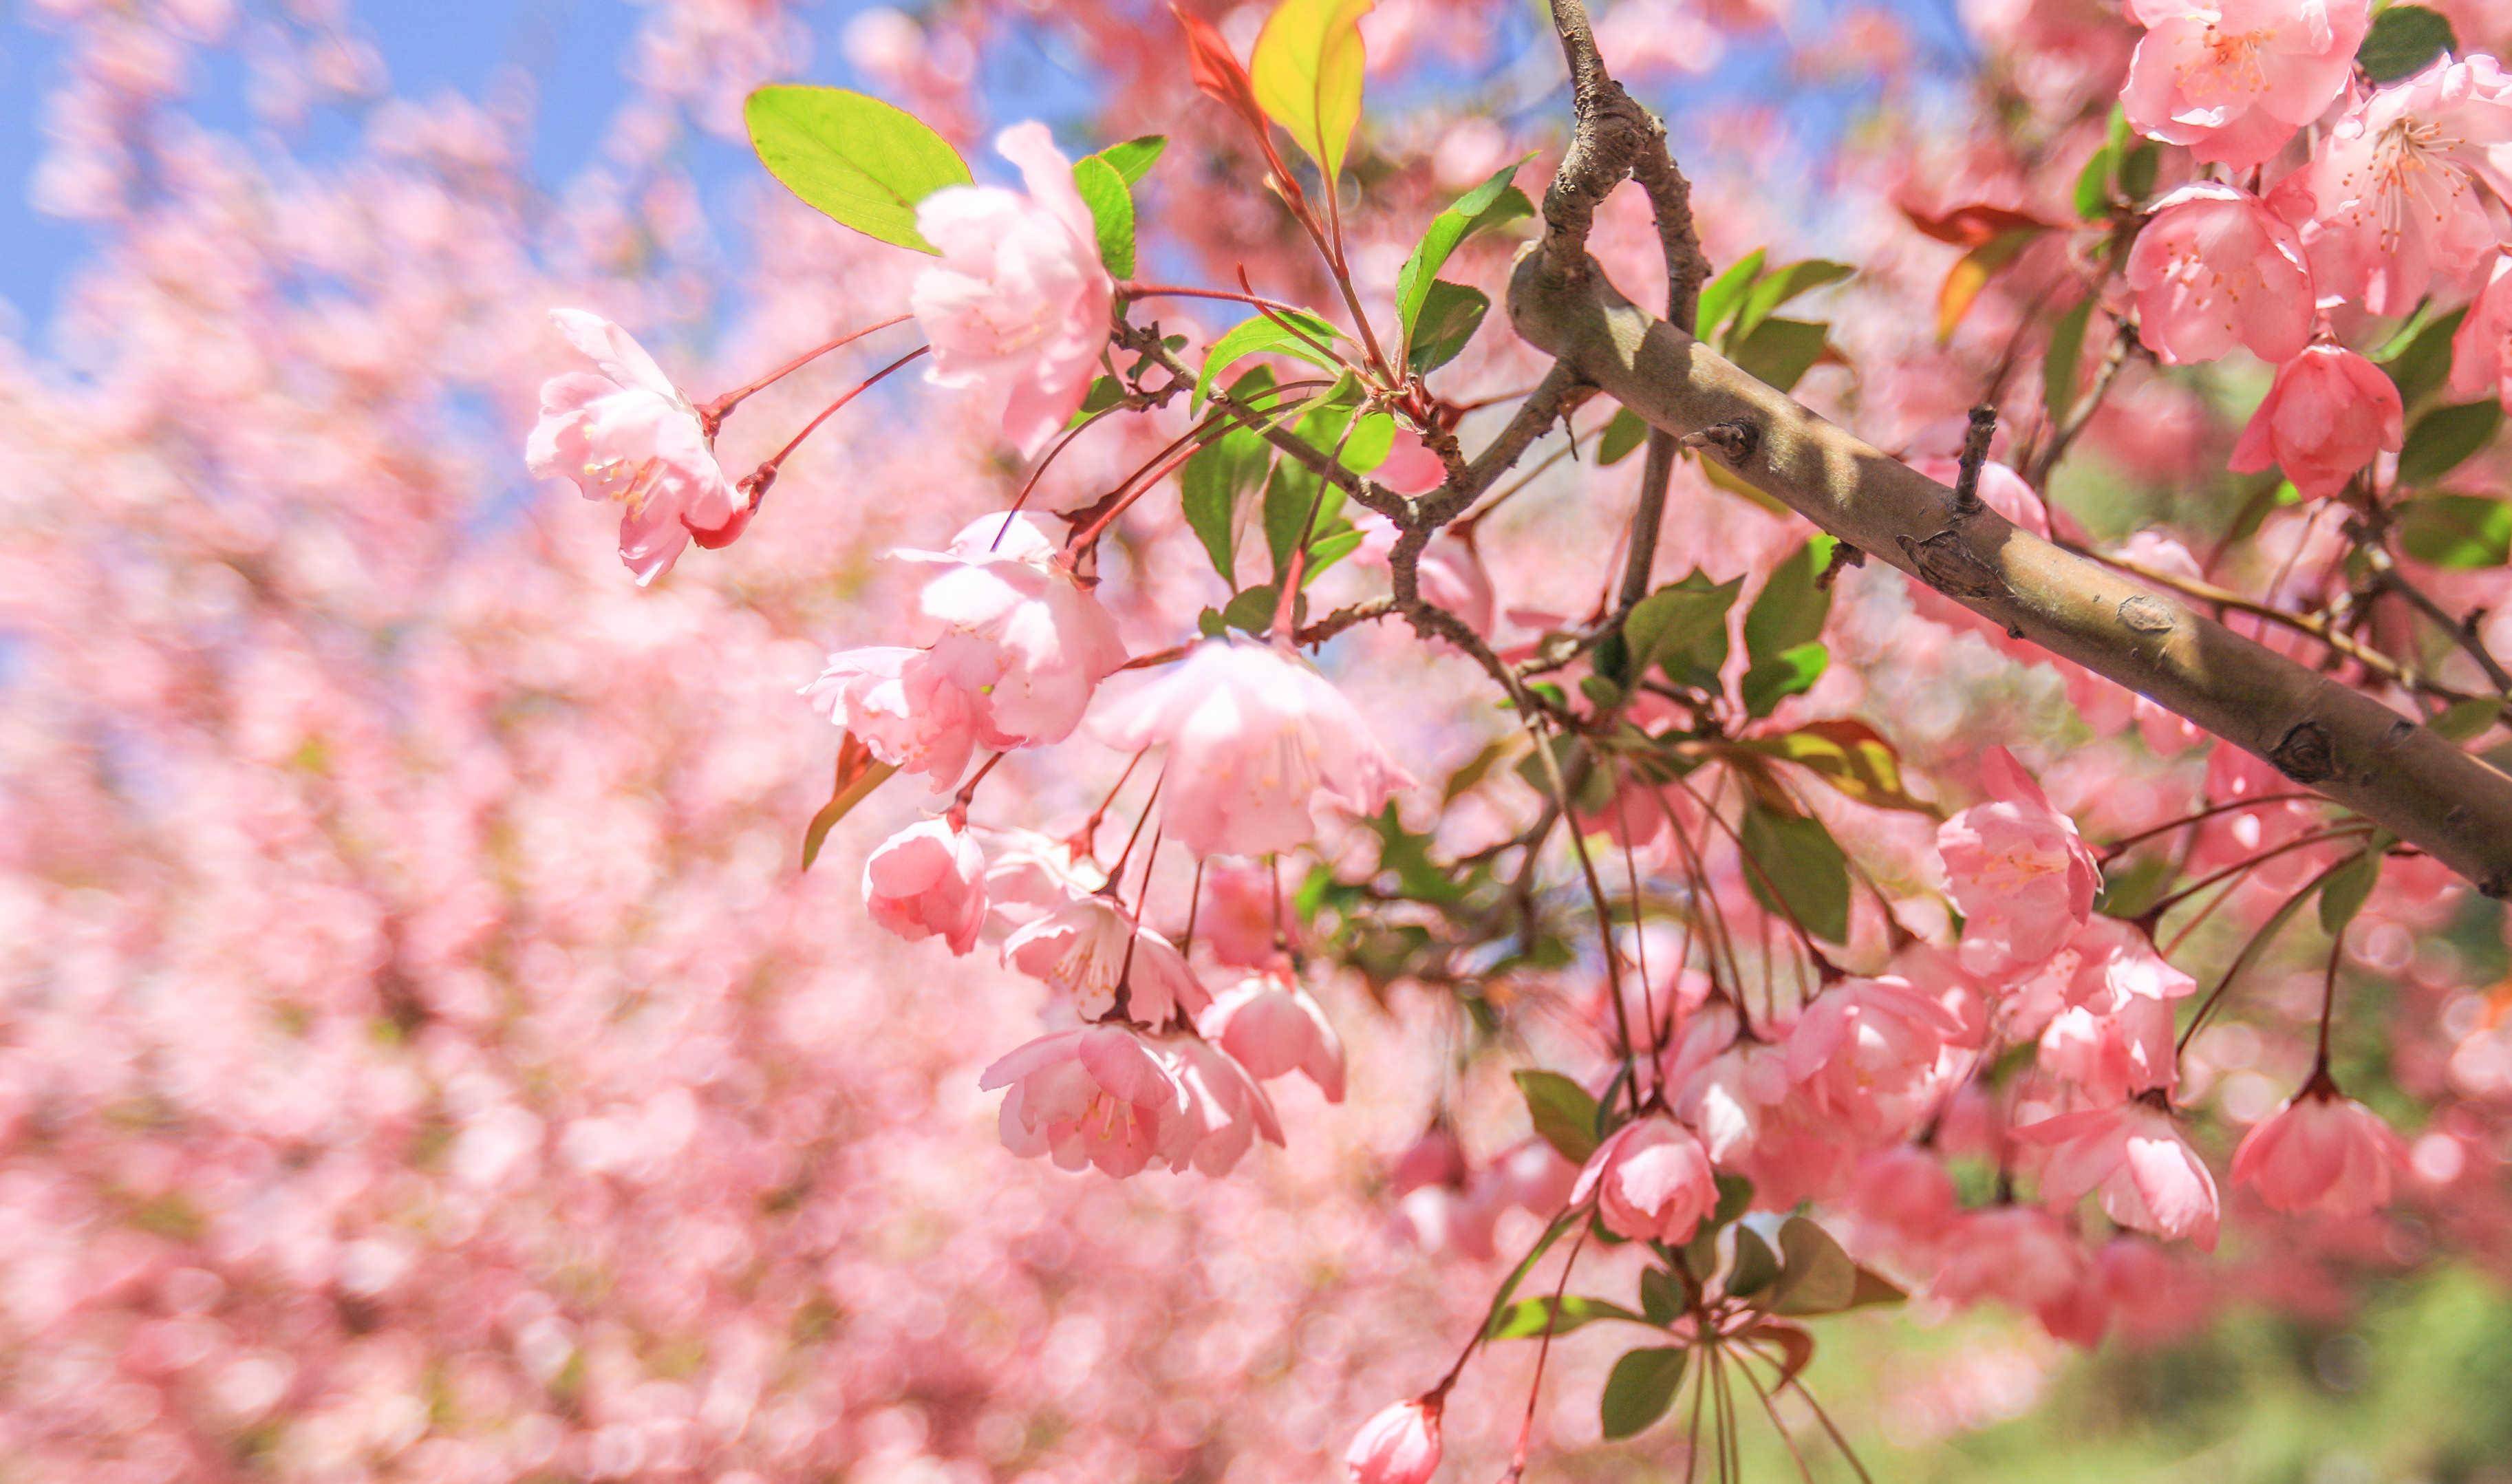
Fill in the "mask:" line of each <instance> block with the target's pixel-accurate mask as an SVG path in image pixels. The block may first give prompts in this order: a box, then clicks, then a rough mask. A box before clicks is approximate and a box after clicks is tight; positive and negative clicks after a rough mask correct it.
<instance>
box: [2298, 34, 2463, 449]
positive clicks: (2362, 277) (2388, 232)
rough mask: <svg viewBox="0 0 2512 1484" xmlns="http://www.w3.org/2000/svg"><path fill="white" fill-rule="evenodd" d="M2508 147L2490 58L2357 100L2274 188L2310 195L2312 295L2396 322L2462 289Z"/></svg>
mask: <svg viewBox="0 0 2512 1484" xmlns="http://www.w3.org/2000/svg"><path fill="white" fill-rule="evenodd" d="M2348 51H2349V52H2350V54H2351V52H2352V51H2353V47H2352V46H2351V45H2350V46H2349V48H2348ZM2507 143H2512V77H2506V76H2505V75H2504V73H2503V71H2502V69H2501V68H2500V67H2499V66H2498V65H2497V64H2496V62H2495V60H2494V59H2493V58H2492V57H2482V56H2481V57H2471V58H2468V59H2465V60H2462V61H2453V60H2452V59H2450V58H2449V57H2447V56H2446V57H2444V58H2442V59H2439V60H2437V61H2436V62H2435V63H2434V64H2433V65H2432V66H2429V67H2427V68H2425V70H2423V71H2422V72H2419V73H2417V74H2416V75H2415V76H2414V77H2411V78H2409V79H2407V80H2406V81H2405V82H2401V83H2397V84H2394V85H2392V86H2390V87H2387V88H2382V89H2379V90H2378V91H2376V92H2374V93H2372V94H2371V95H2369V96H2367V97H2365V98H2360V99H2359V100H2358V101H2356V103H2355V104H2354V105H2353V106H2352V107H2350V108H2348V109H2347V110H2346V113H2345V115H2344V116H2343V117H2341V118H2339V119H2338V120H2337V122H2336V123H2335V125H2333V126H2331V128H2330V130H2329V133H2328V135H2327V136H2326V137H2324V138H2322V140H2321V141H2320V146H2319V148H2317V149H2316V150H2314V151H2313V153H2312V157H2311V162H2310V163H2309V164H2308V165H2306V166H2304V167H2303V169H2302V170H2301V171H2299V172H2297V173H2296V175H2295V176H2292V177H2290V179H2289V181H2288V182H2287V183H2286V184H2284V185H2280V186H2279V187H2278V189H2279V190H2280V191H2283V190H2287V189H2290V188H2291V189H2295V190H2298V191H2301V192H2303V193H2306V194H2307V195H2308V196H2309V198H2310V202H2311V212H2310V217H2311V219H2310V220H2309V221H2308V222H2307V223H2306V224H2305V225H2304V227H2303V230H2302V245H2303V252H2304V253H2305V254H2307V255H2308V256H2309V257H2310V259H2311V270H2312V277H2313V279H2314V281H2315V282H2316V283H2317V284H2318V286H2319V289H2320V292H2321V293H2323V294H2333V293H2334V294H2340V295H2343V296H2345V297H2347V298H2353V299H2360V300H2362V301H2363V304H2364V307H2365V308H2367V309H2369V310H2371V311H2373V312H2374V313H2375V314H2388V315H2403V314H2406V313H2408V312H2409V311H2410V310H2413V309H2414V307H2415V304H2416V300H2418V299H2419V298H2422V297H2423V296H2424V295H2425V294H2426V293H2428V292H2435V291H2439V292H2445V293H2449V292H2453V291H2457V290H2460V289H2464V288H2467V287H2468V286H2469V285H2470V284H2471V282H2472V280H2473V279H2474V278H2475V277H2476V275H2477V273H2478V271H2479V270H2480V269H2481V268H2482V267H2484V266H2485V264H2486V262H2487V260H2488V258H2489V257H2490V255H2491V254H2492V253H2493V251H2494V247H2495V244H2496V243H2497V242H2498V241H2499V240H2500V237H2501V231H2500V229H2499V228H2498V227H2497V226H2496V225H2495V221H2496V220H2497V219H2498V218H2499V217H2500V216H2501V215H2502V213H2503V209H2504V207H2503V204H2504V202H2505V201H2506V200H2507V199H2512V175H2507V173H2506V167H2507V166H2512V155H2507V154H2506V152H2505V146H2506V145H2507ZM2289 215H2292V214H2289ZM2297 219H2298V218H2297ZM2288 472H2289V473H2291V472H2292V471H2288Z"/></svg>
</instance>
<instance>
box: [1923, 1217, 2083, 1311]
mask: <svg viewBox="0 0 2512 1484" xmlns="http://www.w3.org/2000/svg"><path fill="white" fill-rule="evenodd" d="M1940 1250H1941V1252H1942V1254H1943V1257H1942V1265H1941V1266H1940V1267H1939V1269H1938V1271H1937V1275H1936V1277H1935V1279H1934V1280H1933V1281H1931V1282H1930V1283H1929V1285H1928V1291H1929V1292H1930V1293H1931V1294H1933V1295H1935V1296H1936V1297H1937V1298H1939V1299H1942V1300H1943V1301H1944V1302H1945V1303H1948V1304H1954V1305H1972V1304H1977V1303H1980V1302H1982V1300H1996V1301H1998V1302H2000V1303H2004V1304H2010V1305H2013V1306H2014V1307H2015V1308H2022V1309H2030V1310H2033V1311H2035V1312H2039V1311H2041V1310H2043V1309H2046V1308H2051V1307H2053V1306H2056V1305H2059V1304H2061V1303H2063V1302H2065V1301H2066V1299H2067V1298H2068V1297H2069V1295H2070V1294H2071V1293H2073V1291H2074V1290H2075V1288H2076V1285H2077V1284H2078V1283H2079V1282H2081V1281H2082V1280H2083V1278H2084V1276H2085V1271H2086V1262H2085V1253H2084V1249H2083V1248H2082V1247H2080V1246H2078V1245H2077V1243H2076V1239H2075V1237H2074V1236H2072V1235H2071V1234H2069V1232H2068V1231H2067V1230H2066V1229H2065V1228H2064V1227H2062V1226H2061V1225H2060V1223H2059V1220H2058V1218H2056V1217H2054V1216H2052V1215H2051V1214H2050V1213H2049V1212H2047V1211H2044V1210H2041V1209H2039V1208H2038V1207H2034V1206H1991V1207H1989V1208H1987V1209H1986V1210H1982V1211H1971V1212H1967V1213H1965V1214H1964V1215H1962V1216H1961V1217H1959V1218H1957V1219H1956V1220H1955V1222H1954V1224H1953V1226H1952V1227H1951V1228H1950V1229H1949V1230H1947V1231H1946V1232H1945V1235H1944V1238H1943V1246H1942V1248H1941V1249H1940Z"/></svg>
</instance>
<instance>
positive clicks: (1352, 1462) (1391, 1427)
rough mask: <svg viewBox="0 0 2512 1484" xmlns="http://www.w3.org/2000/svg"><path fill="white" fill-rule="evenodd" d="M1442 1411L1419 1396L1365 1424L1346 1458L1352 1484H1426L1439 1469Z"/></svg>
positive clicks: (1432, 1400) (1430, 1399) (1436, 1400)
mask: <svg viewBox="0 0 2512 1484" xmlns="http://www.w3.org/2000/svg"><path fill="white" fill-rule="evenodd" d="M1439 1408H1440V1399H1439V1398H1438V1397H1436V1396H1419V1397H1415V1398H1414V1399H1413V1400H1411V1401H1402V1402H1397V1403H1396V1404H1395V1405H1394V1406H1392V1407H1390V1408H1388V1409H1387V1410H1386V1411H1384V1412H1381V1413H1379V1414H1378V1415H1377V1416H1376V1417H1373V1418H1371V1419H1370V1420H1369V1421H1367V1422H1365V1423H1363V1424H1361V1425H1360V1430H1359V1431H1358V1432H1356V1433H1354V1434H1353V1439H1352V1448H1351V1450H1350V1451H1349V1452H1347V1453H1345V1454H1344V1456H1343V1466H1344V1469H1345V1471H1346V1472H1347V1473H1348V1474H1349V1475H1350V1477H1351V1481H1352V1484H1426V1481H1427V1480H1429V1478H1430V1477H1431V1475H1433V1473H1436V1472H1438V1469H1439Z"/></svg>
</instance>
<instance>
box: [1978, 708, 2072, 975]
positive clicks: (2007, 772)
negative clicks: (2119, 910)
mask: <svg viewBox="0 0 2512 1484" xmlns="http://www.w3.org/2000/svg"><path fill="white" fill-rule="evenodd" d="M1982 775H1983V781H1984V782H1985V783H1986V784H1987V787H1988V793H1989V799H1988V801H1986V802H1984V803H1976V804H1974V805H1972V806H1971V807H1970V808H1968V809H1965V810H1963V811H1962V812H1961V813H1959V814H1956V815H1955V816H1954V817H1953V818H1951V819H1948V820H1946V821H1945V822H1944V824H1943V825H1942V826H1940V827H1939V828H1938V830H1937V852H1938V854H1939V855H1940V856H1942V857H1943V860H1944V867H1945V877H1946V886H1947V890H1948V891H1949V892H1950V893H1951V894H1952V896H1953V899H1954V902H1955V904H1956V905H1957V906H1959V907H1961V908H1962V910H1963V913H1964V915H1965V920H1964V922H1963V941H1962V962H1963V967H1965V968H1967V969H1969V970H1970V971H1971V972H1973V973H1975V974H1979V975H1981V976H1982V977H1984V978H1994V977H2000V976H2007V975H2012V974H2013V973H2015V972H2017V971H2019V970H2021V969H2024V968H2028V967H2030V966H2031V965H2033V964H2035V963H2038V962H2040V961H2041V960H2042V959H2044V958H2047V957H2050V956H2051V955H2052V954H2053V953H2056V952H2057V951H2058V949H2059V945H2060V944H2061V943H2063V942H2065V941H2066V939H2067V935H2068V934H2069V933H2071V932H2073V931H2074V930H2075V928H2076V926H2077V924H2079V923H2081V922H2083V921H2084V920H2085V919H2086V918H2087V917H2089V916H2091V915H2092V912H2093V907H2094V893H2095V891H2096V890H2098V889H2099V888H2100V885H2101V865H2100V862H2099V861H2097V860H2096V859H2095V858H2094V852H2093V850H2092V849H2091V848H2090V847H2088V846H2087V845H2086V844H2085V842H2084V840H2083V839H2082V838H2080V837H2079V836H2078V835H2077V833H2076V822H2075V821H2074V820H2072V819H2070V818H2068V817H2067V816H2066V815H2065V814H2064V813H2062V812H2061V811H2060V810H2058V809H2055V808H2053V807H2051V804H2050V800H2049V797H2048V796H2047V795H2045V794H2043V793H2042V792H2041V785H2039V784H2038V783H2035V782H2034V781H2033V779H2032V775H2031V774H2029V773H2027V772H2025V771H2024V770H2023V767H2022V764H2021V763H2019V762H2016V761H2015V759H2014V757H2013V756H2012V755H2011V754H2009V753H2008V752H2007V751H2006V749H2004V748H2002V747H1993V748H1990V749H1989V750H1988V753H1987V756H1986V759H1985V761H1984V764H1983V767H1982Z"/></svg>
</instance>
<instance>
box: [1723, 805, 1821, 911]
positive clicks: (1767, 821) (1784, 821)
mask: <svg viewBox="0 0 2512 1484" xmlns="http://www.w3.org/2000/svg"><path fill="white" fill-rule="evenodd" d="M1736 833H1737V836H1738V838H1739V839H1740V840H1742V841H1743V842H1744V847H1745V854H1746V856H1747V858H1748V859H1750V860H1751V861H1752V862H1753V864H1754V866H1755V867H1757V868H1759V869H1757V870H1751V871H1747V872H1746V873H1745V881H1746V884H1747V886H1749V887H1751V888H1752V892H1753V895H1754V897H1755V898H1756V899H1757V900H1759V901H1760V902H1761V904H1762V905H1763V906H1764V907H1767V908H1769V909H1771V910H1772V911H1774V912H1785V913H1786V914H1787V915H1788V916H1790V917H1793V918H1796V920H1797V921H1798V922H1800V923H1802V924H1804V926H1805V929H1806V931H1808V932H1810V933H1813V934H1814V935H1815V936H1816V937H1818V938H1822V939H1824V940H1825V941H1826V942H1831V943H1846V942H1847V941H1849V859H1848V857H1847V856H1844V855H1843V854H1841V851H1840V843H1839V841H1837V840H1833V839H1832V838H1831V832H1830V831H1829V830H1826V829H1825V828H1824V825H1823V821H1822V820H1820V819H1815V818H1811V817H1809V816H1807V815H1804V814H1796V813H1783V812H1781V811H1780V810H1778V809H1775V808H1773V807H1772V806H1771V805H1770V804H1769V803H1768V802H1766V801H1761V800H1758V799H1757V800H1755V801H1752V802H1751V803H1750V804H1748V805H1747V808H1746V810H1745V817H1744V820H1743V822H1742V823H1741V824H1740V825H1739V826H1738V827H1737V831H1736Z"/></svg>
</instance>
